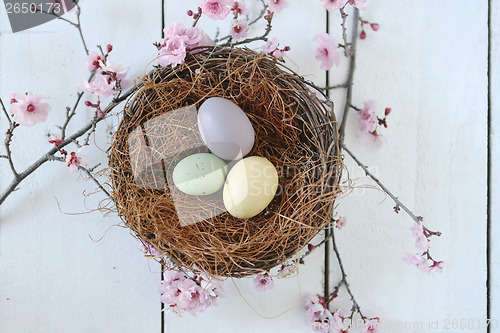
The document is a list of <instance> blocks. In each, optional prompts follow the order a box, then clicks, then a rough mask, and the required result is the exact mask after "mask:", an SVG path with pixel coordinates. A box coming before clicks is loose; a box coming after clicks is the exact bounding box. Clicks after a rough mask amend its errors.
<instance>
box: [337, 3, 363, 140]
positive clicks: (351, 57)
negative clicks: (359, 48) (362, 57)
mask: <svg viewBox="0 0 500 333" xmlns="http://www.w3.org/2000/svg"><path fill="white" fill-rule="evenodd" d="M358 18H359V10H358V9H357V8H354V18H353V26H352V41H351V47H350V49H349V53H348V57H349V60H350V63H349V73H348V76H347V89H346V90H347V92H346V101H345V105H344V113H343V115H342V122H341V123H340V129H339V142H340V143H341V144H342V143H343V142H344V137H345V126H346V124H347V115H348V114H349V108H350V106H351V102H352V85H353V81H354V70H355V69H356V43H357V40H358Z"/></svg>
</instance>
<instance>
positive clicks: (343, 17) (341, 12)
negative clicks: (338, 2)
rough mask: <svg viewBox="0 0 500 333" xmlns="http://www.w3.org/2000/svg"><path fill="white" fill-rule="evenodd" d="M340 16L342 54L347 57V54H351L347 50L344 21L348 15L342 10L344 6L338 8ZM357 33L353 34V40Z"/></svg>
mask: <svg viewBox="0 0 500 333" xmlns="http://www.w3.org/2000/svg"><path fill="white" fill-rule="evenodd" d="M355 11H357V9H355ZM340 16H341V17H342V24H341V25H342V39H343V40H344V45H342V47H343V48H344V54H345V56H346V57H349V55H350V54H351V53H350V52H349V48H348V45H349V43H348V41H347V27H346V21H347V17H348V16H349V15H347V14H346V12H345V11H344V8H340ZM356 24H357V20H356ZM356 36H357V34H356V35H355V34H353V41H354V39H355V38H356Z"/></svg>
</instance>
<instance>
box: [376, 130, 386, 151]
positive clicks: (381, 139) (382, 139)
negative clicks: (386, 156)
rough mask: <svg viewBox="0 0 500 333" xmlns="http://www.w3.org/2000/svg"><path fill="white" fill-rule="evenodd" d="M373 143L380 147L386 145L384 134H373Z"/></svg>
mask: <svg viewBox="0 0 500 333" xmlns="http://www.w3.org/2000/svg"><path fill="white" fill-rule="evenodd" d="M375 143H376V144H377V146H378V147H379V148H380V149H382V148H384V147H385V146H387V138H386V137H385V136H383V135H382V134H378V133H377V134H376V135H375Z"/></svg>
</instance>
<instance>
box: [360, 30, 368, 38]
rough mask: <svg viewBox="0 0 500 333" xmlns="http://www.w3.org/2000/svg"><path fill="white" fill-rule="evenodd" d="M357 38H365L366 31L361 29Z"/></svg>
mask: <svg viewBox="0 0 500 333" xmlns="http://www.w3.org/2000/svg"><path fill="white" fill-rule="evenodd" d="M359 38H361V39H365V38H366V32H365V31H364V30H363V31H361V33H360V34H359Z"/></svg>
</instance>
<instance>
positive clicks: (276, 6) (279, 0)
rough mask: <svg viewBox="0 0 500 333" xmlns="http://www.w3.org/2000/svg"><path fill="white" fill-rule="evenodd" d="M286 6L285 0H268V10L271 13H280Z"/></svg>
mask: <svg viewBox="0 0 500 333" xmlns="http://www.w3.org/2000/svg"><path fill="white" fill-rule="evenodd" d="M287 6H288V1H287V0H269V6H268V8H269V10H270V11H271V12H280V11H282V10H283V9H285V8H286V7H287Z"/></svg>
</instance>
